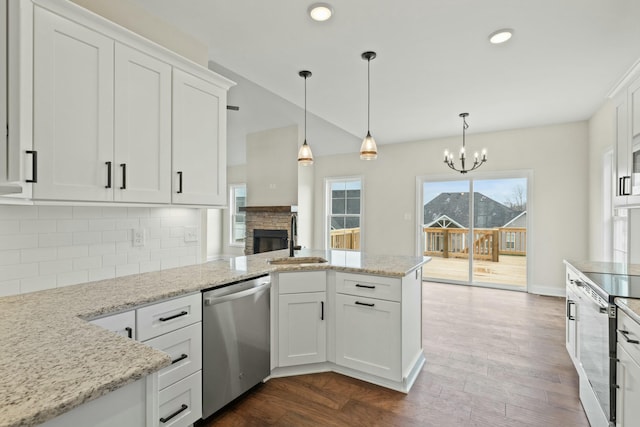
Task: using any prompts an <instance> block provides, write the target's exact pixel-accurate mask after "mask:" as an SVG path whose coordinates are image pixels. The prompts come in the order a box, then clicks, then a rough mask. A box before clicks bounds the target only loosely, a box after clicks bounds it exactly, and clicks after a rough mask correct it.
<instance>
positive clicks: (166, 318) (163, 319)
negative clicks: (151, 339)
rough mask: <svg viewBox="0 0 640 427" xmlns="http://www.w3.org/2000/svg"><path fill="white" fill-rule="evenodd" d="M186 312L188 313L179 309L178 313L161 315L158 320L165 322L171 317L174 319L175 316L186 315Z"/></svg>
mask: <svg viewBox="0 0 640 427" xmlns="http://www.w3.org/2000/svg"><path fill="white" fill-rule="evenodd" d="M187 314H189V313H188V312H186V311H181V312H180V313H178V314H174V315H173V316H169V317H161V318H159V319H158V320H159V321H161V322H166V321H167V320H172V319H175V318H177V317H182V316H186V315H187Z"/></svg>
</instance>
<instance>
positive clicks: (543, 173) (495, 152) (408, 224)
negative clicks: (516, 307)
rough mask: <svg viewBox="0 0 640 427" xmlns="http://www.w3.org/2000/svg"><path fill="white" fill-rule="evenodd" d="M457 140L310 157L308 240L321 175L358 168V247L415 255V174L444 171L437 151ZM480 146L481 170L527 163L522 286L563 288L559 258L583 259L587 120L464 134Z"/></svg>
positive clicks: (472, 146)
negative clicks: (529, 184)
mask: <svg viewBox="0 0 640 427" xmlns="http://www.w3.org/2000/svg"><path fill="white" fill-rule="evenodd" d="M470 124H472V123H470ZM460 144H461V137H454V138H446V139H436V140H429V141H419V142H411V143H404V144H390V145H380V146H379V147H378V148H379V155H378V159H377V160H375V161H372V162H364V161H361V160H360V159H359V157H358V154H357V153H353V154H344V155H337V156H327V157H319V158H317V159H316V162H315V165H314V167H315V195H314V197H315V204H314V211H315V214H314V234H313V245H314V246H315V247H322V245H323V235H324V233H323V231H324V230H323V227H324V224H323V218H324V208H325V206H324V205H325V202H324V179H325V178H326V177H333V176H351V175H362V176H363V177H364V219H363V226H364V236H363V237H364V248H363V250H364V251H366V252H370V253H378V254H383V253H384V254H398V255H415V248H416V239H417V238H418V236H417V234H418V233H417V232H416V231H415V230H416V228H417V223H416V218H415V215H416V214H415V212H416V177H418V176H423V175H430V174H444V173H447V171H448V169H446V166H445V165H444V163H443V160H442V159H443V151H444V149H445V148H448V149H450V150H457V148H458V147H459V146H460ZM483 147H486V148H487V149H488V152H489V154H488V156H489V160H488V162H487V163H486V165H484V166H482V169H483V170H484V171H505V170H531V171H533V193H532V194H530V195H529V197H530V200H531V201H532V202H533V205H534V208H533V211H532V212H530V213H529V214H530V215H532V224H533V225H532V230H530V231H531V232H530V234H529V238H530V239H532V244H533V253H532V254H530V258H531V260H530V265H531V269H532V271H531V275H530V277H531V282H530V283H529V291H531V292H536V293H547V294H563V292H564V286H565V285H564V266H563V264H562V260H563V259H565V258H567V259H578V260H583V259H586V257H587V254H588V252H587V242H588V238H587V231H588V226H587V214H586V212H587V207H588V195H587V194H588V136H587V122H577V123H569V124H563V125H556V126H547V127H539V128H529V129H517V130H511V131H504V132H495V133H485V134H473V133H472V132H471V133H468V134H467V149H468V151H469V152H473V151H474V150H477V149H480V148H483ZM450 173H451V174H455V172H453V171H451V172H450ZM451 176H452V177H453V176H455V175H451ZM405 218H409V219H405Z"/></svg>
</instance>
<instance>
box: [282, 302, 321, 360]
mask: <svg viewBox="0 0 640 427" xmlns="http://www.w3.org/2000/svg"><path fill="white" fill-rule="evenodd" d="M325 302H326V292H309V293H300V294H285V295H280V297H279V319H278V335H279V347H278V357H279V366H281V367H282V366H293V365H302V364H305V363H318V362H324V361H326V360H327V326H326V320H325V316H324V312H325V307H324V305H325Z"/></svg>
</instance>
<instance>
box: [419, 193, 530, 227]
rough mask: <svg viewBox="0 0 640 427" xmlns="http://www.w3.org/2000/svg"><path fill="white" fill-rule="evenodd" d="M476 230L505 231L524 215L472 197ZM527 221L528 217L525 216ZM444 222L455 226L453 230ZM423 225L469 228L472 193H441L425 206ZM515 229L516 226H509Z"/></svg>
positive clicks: (478, 195)
mask: <svg viewBox="0 0 640 427" xmlns="http://www.w3.org/2000/svg"><path fill="white" fill-rule="evenodd" d="M473 200H474V204H473V212H474V216H475V221H474V226H475V228H499V227H504V226H505V224H508V223H510V222H512V221H513V220H515V219H516V218H517V217H518V216H521V215H523V214H524V212H518V211H515V210H513V209H511V208H509V207H507V206H505V205H503V204H502V203H500V202H496V201H495V200H493V199H492V198H490V197H488V196H485V195H484V194H482V193H478V192H475V193H474V194H473ZM524 216H525V217H526V215H524ZM442 220H445V222H446V220H449V221H453V223H455V224H454V225H453V227H451V226H449V225H446V223H443V222H442ZM424 223H425V225H428V226H429V227H440V228H460V227H461V228H468V227H469V193H468V192H466V193H441V194H439V195H438V196H436V197H435V198H434V199H432V200H431V201H429V202H428V203H426V204H425V205H424ZM510 227H516V225H510Z"/></svg>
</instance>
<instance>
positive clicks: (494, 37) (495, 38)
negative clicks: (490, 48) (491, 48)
mask: <svg viewBox="0 0 640 427" xmlns="http://www.w3.org/2000/svg"><path fill="white" fill-rule="evenodd" d="M511 36H513V30H512V29H510V28H503V29H502V30H498V31H494V32H493V33H491V34H489V41H490V42H491V43H493V44H500V43H504V42H506V41H507V40H509V39H510V38H511Z"/></svg>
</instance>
